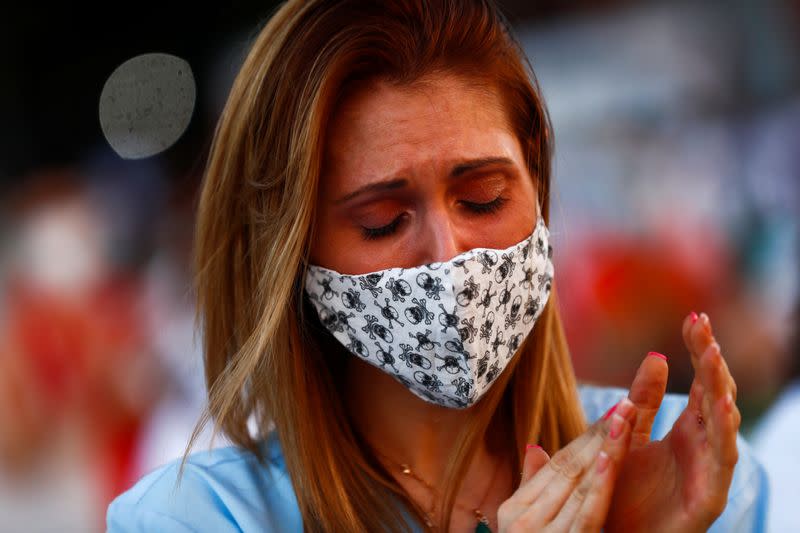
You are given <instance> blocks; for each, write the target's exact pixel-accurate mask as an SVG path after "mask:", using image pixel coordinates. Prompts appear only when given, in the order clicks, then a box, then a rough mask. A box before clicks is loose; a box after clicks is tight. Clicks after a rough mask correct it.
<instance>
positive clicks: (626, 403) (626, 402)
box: [614, 398, 633, 418]
mask: <svg viewBox="0 0 800 533" xmlns="http://www.w3.org/2000/svg"><path fill="white" fill-rule="evenodd" d="M631 409H633V402H632V401H631V400H630V399H629V398H623V399H622V400H620V402H619V403H618V404H617V409H616V410H615V411H614V412H615V413H616V414H618V415H619V416H621V417H622V418H629V415H630V414H631Z"/></svg>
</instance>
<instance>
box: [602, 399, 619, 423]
mask: <svg viewBox="0 0 800 533" xmlns="http://www.w3.org/2000/svg"><path fill="white" fill-rule="evenodd" d="M618 405H619V404H618V403H615V404H614V405H613V406H612V407H611V409H609V410H608V411H606V414H604V415H603V420H607V419H608V417H609V416H611V415H613V414H614V411H616V410H617V406H618Z"/></svg>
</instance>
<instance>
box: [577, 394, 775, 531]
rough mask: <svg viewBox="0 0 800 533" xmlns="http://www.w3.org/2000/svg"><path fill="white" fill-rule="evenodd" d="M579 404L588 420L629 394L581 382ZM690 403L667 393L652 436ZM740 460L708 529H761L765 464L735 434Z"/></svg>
mask: <svg viewBox="0 0 800 533" xmlns="http://www.w3.org/2000/svg"><path fill="white" fill-rule="evenodd" d="M578 394H579V396H580V400H581V405H582V406H583V409H584V412H585V413H586V418H587V420H588V421H589V422H590V423H591V422H594V421H595V420H597V419H598V418H600V417H601V416H602V415H603V413H605V412H606V411H607V410H608V409H609V408H610V407H611V406H613V405H614V404H615V403H617V402H618V401H620V400H621V399H622V398H625V397H626V396H627V395H628V390H627V389H622V388H617V387H598V386H593V385H581V386H580V387H578ZM688 402H689V398H688V396H686V395H685V394H666V395H665V396H664V400H663V401H662V402H661V408H660V409H659V411H658V414H657V415H656V419H655V421H654V423H653V430H652V432H651V434H650V436H651V438H652V439H661V438H663V437H664V436H665V435H666V434H667V433H669V431H670V429H671V428H672V425H673V424H674V423H675V420H677V418H678V416H680V414H681V412H683V409H684V408H685V407H686V405H687V403H688ZM737 447H738V450H739V461H738V462H737V463H736V468H735V469H734V472H733V480H732V481H731V487H730V490H729V491H728V505H727V507H726V508H725V511H724V512H723V513H722V515H721V516H720V517H719V518H718V519H717V521H716V522H714V524H713V525H712V527H711V529H710V531H712V532H713V531H762V530H763V528H764V522H765V518H766V505H767V497H768V488H767V477H766V472H765V470H764V467H763V466H761V464H760V463H759V462H758V460H757V459H756V457H755V455H754V454H753V451H752V449H751V448H750V446H749V445H748V444H747V442H746V441H745V440H744V438H742V436H741V435H739V436H737Z"/></svg>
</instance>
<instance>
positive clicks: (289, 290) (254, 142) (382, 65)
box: [184, 0, 586, 531]
mask: <svg viewBox="0 0 800 533" xmlns="http://www.w3.org/2000/svg"><path fill="white" fill-rule="evenodd" d="M445 72H447V73H455V74H460V75H462V76H466V77H468V78H469V79H471V80H476V81H480V82H483V83H485V84H486V85H487V86H489V87H491V88H492V89H493V90H496V91H498V93H499V94H500V95H501V97H502V99H503V102H504V104H505V108H506V111H507V116H508V119H509V121H510V124H511V126H512V128H513V131H514V132H515V134H516V135H517V137H518V139H519V141H520V143H521V146H522V147H523V149H524V151H525V154H526V158H527V165H528V168H529V170H530V174H531V176H534V177H535V178H534V179H537V181H538V186H537V190H538V194H539V203H540V205H542V207H543V213H542V214H543V216H544V218H545V221H546V222H548V223H549V196H550V160H551V156H552V134H551V131H552V129H551V126H550V121H549V117H548V115H547V112H546V110H545V107H544V104H543V102H542V99H541V96H540V91H539V89H538V85H537V82H536V79H535V77H534V75H533V71H532V68H531V66H530V64H529V62H528V60H527V58H526V56H525V54H524V52H523V51H522V49H521V47H520V46H519V44H518V41H517V40H516V39H515V38H514V36H513V35H512V33H511V30H510V27H509V24H508V22H507V20H506V19H505V17H504V16H503V14H502V13H501V12H500V11H499V10H498V8H497V7H496V6H495V5H494V4H493V2H492V1H490V0H381V1H380V2H376V1H375V0H289V1H288V2H286V3H284V4H282V5H280V6H279V8H278V9H277V10H276V11H275V12H274V13H273V14H272V16H271V18H270V19H269V20H268V22H267V24H266V25H265V26H264V27H263V28H262V29H261V31H260V32H259V34H258V35H257V37H256V38H255V40H254V43H253V44H252V47H251V49H250V51H249V54H248V55H247V57H246V59H245V61H244V64H243V66H242V67H241V70H240V71H239V73H238V76H237V77H236V79H235V81H234V83H233V87H232V89H231V92H230V95H229V97H228V100H227V103H226V105H225V108H224V110H223V112H222V116H221V117H220V119H219V122H218V124H217V127H216V130H215V132H214V139H213V143H212V146H211V152H210V155H209V160H208V164H207V168H206V173H205V176H204V181H203V185H202V191H201V196H200V203H199V206H198V219H197V226H196V235H195V251H194V253H195V256H194V261H195V264H194V267H195V274H196V291H197V298H198V300H197V304H198V305H197V323H198V326H199V327H200V328H201V330H202V342H203V351H204V354H205V374H206V384H207V387H208V395H209V407H208V412H207V413H205V415H204V417H203V418H202V419H201V420H200V422H199V423H198V426H197V428H196V430H195V433H194V435H193V437H192V439H191V441H190V443H189V446H188V447H187V452H186V453H187V454H188V452H189V450H190V449H191V446H192V443H193V442H194V441H195V439H196V437H197V435H198V434H199V431H200V429H201V428H202V427H203V425H205V424H206V423H207V422H208V421H209V419H213V421H214V428H215V432H217V431H222V432H223V433H224V434H225V435H226V436H227V437H228V438H229V439H230V440H232V441H233V442H234V443H235V444H236V445H238V446H241V447H243V448H246V449H248V450H250V451H252V452H253V453H254V454H256V455H257V456H258V457H259V459H260V460H264V457H263V455H262V454H261V452H260V448H259V446H258V443H259V441H260V440H261V439H263V438H264V437H265V436H266V434H267V432H268V431H271V429H270V428H274V430H276V431H277V435H278V437H279V439H280V444H281V448H282V450H283V454H284V459H285V464H286V468H287V470H288V472H289V475H290V478H291V480H292V484H293V487H294V491H295V494H296V497H297V502H298V504H299V509H300V512H301V514H302V518H303V522H304V527H305V529H306V530H307V531H377V530H392V531H401V530H404V528H405V526H406V524H405V522H404V521H403V520H402V514H401V510H400V509H398V506H397V505H396V504H393V503H392V502H393V500H395V501H396V499H398V498H399V500H400V501H401V502H403V503H405V505H406V506H407V509H408V510H409V511H410V512H411V513H413V514H414V515H415V516H416V518H417V519H418V520H419V522H420V523H424V522H423V521H422V520H421V518H422V516H424V515H423V514H422V513H423V511H422V510H421V509H420V508H419V507H418V506H417V505H416V504H415V503H414V502H413V501H412V500H411V498H409V497H408V495H407V494H406V493H405V492H404V490H403V489H402V488H401V487H400V485H399V484H398V483H397V482H396V481H395V480H394V479H393V478H392V477H391V475H389V474H388V473H387V472H386V471H385V470H384V469H383V468H382V467H381V465H380V463H379V462H378V461H377V460H376V459H375V456H374V455H373V454H372V453H370V450H369V449H368V447H366V446H365V445H364V443H363V442H362V440H361V439H360V438H359V435H358V434H357V433H356V431H355V430H354V428H353V425H352V424H351V422H350V420H349V418H348V414H347V411H346V408H345V406H344V403H343V398H342V394H341V390H340V388H339V386H340V384H341V382H342V377H343V376H342V375H341V371H340V370H338V369H339V368H340V367H341V366H342V365H341V364H339V363H341V358H344V357H348V354H347V353H346V352H344V350H343V348H342V347H341V346H339V345H337V343H336V342H330V337H329V336H326V335H325V332H324V331H322V330H321V328H319V327H318V322H316V321H315V319H316V317H315V316H314V315H313V313H312V312H309V309H310V307H308V303H307V301H306V299H305V298H304V296H303V290H302V282H301V280H302V279H303V278H304V273H305V268H306V265H307V258H308V252H309V246H310V237H311V235H312V234H313V228H314V223H315V218H314V215H315V211H316V206H315V202H316V197H317V184H318V180H319V176H320V173H321V171H322V157H323V152H324V151H323V146H324V145H325V144H324V143H325V132H326V125H327V124H328V122H329V121H330V118H331V115H332V113H333V112H334V111H335V108H336V104H337V101H338V99H339V98H341V95H342V94H344V93H345V92H346V87H347V86H350V84H358V83H367V82H368V81H369V80H373V79H376V78H380V79H383V80H386V81H389V82H391V83H394V84H396V85H397V86H401V85H407V84H411V83H413V82H415V81H418V80H420V79H422V78H423V76H425V75H429V74H435V73H445ZM556 277H557V276H556ZM556 288H557V284H554V285H553V290H552V293H551V296H550V299H549V302H548V304H547V305H546V307H545V309H544V311H543V313H542V315H541V316H540V317H539V319H538V321H537V323H536V326H535V328H534V330H533V332H532V333H531V335H529V336H528V338H527V339H526V341H525V342H524V343H523V346H522V347H521V348H520V352H519V353H518V355H517V357H515V358H513V359H512V361H511V363H510V365H509V367H508V368H507V369H506V370H505V371H504V372H503V373H501V375H500V376H499V377H498V378H497V380H496V382H495V384H494V385H493V387H492V388H491V390H490V391H489V392H488V393H487V394H486V395H485V396H484V397H483V398H482V399H481V401H480V402H478V404H476V405H475V406H474V407H473V408H472V414H473V415H474V416H472V417H471V420H470V422H469V423H468V424H466V425H465V427H464V428H463V430H462V431H461V434H460V435H458V436H456V438H454V441H453V442H454V443H456V445H455V449H454V450H453V452H452V454H451V457H450V459H449V461H448V464H447V465H446V479H448V480H449V481H448V483H447V485H446V487H445V488H444V491H443V493H444V505H445V507H444V508H445V509H446V510H447V511H446V512H445V513H444V514H445V516H443V517H442V523H443V524H448V523H449V520H450V514H451V509H452V505H453V502H454V501H455V496H456V494H457V493H458V489H459V487H460V485H461V483H462V481H463V478H464V475H465V473H466V470H467V468H468V466H469V463H470V460H471V458H472V457H473V454H474V452H475V450H476V449H477V447H478V446H479V444H480V443H481V439H486V438H487V437H490V436H491V437H492V442H493V443H494V444H493V446H494V447H495V449H497V448H498V447H501V448H500V449H502V450H503V452H502V453H505V454H506V455H507V456H508V457H510V458H511V459H512V460H513V461H514V463H515V464H517V465H521V462H522V458H523V454H522V453H521V452H522V450H523V449H524V446H525V443H527V442H538V443H539V444H541V445H542V446H543V447H544V448H545V449H546V450H547V451H548V452H551V453H552V452H554V451H555V450H557V449H559V448H561V447H562V446H563V445H564V444H565V443H567V442H569V441H570V440H572V439H573V438H574V437H576V436H577V435H578V434H580V433H581V432H582V431H584V429H585V425H586V422H585V419H584V416H583V412H582V410H581V408H580V403H579V399H578V395H577V388H576V383H575V377H574V374H573V369H572V366H571V362H570V358H569V352H568V348H567V344H566V341H565V338H564V333H563V329H562V324H561V319H560V316H559V312H558V299H557V294H556ZM251 417H252V418H254V419H255V421H256V422H257V424H256V426H257V427H258V428H260V430H259V432H258V434H255V435H253V434H251V431H250V430H249V429H248V419H250V418H251ZM487 442H488V439H487ZM185 458H186V456H185V455H184V460H185ZM520 470H521V468H520ZM389 496H393V497H394V498H392V497H389ZM445 529H446V528H445Z"/></svg>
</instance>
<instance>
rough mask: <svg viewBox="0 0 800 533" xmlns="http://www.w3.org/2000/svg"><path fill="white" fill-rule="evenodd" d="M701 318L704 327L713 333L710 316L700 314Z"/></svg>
mask: <svg viewBox="0 0 800 533" xmlns="http://www.w3.org/2000/svg"><path fill="white" fill-rule="evenodd" d="M700 318H701V319H702V321H703V327H704V328H705V330H706V331H707V332H709V333H711V320H709V318H708V315H707V314H705V313H700Z"/></svg>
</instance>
